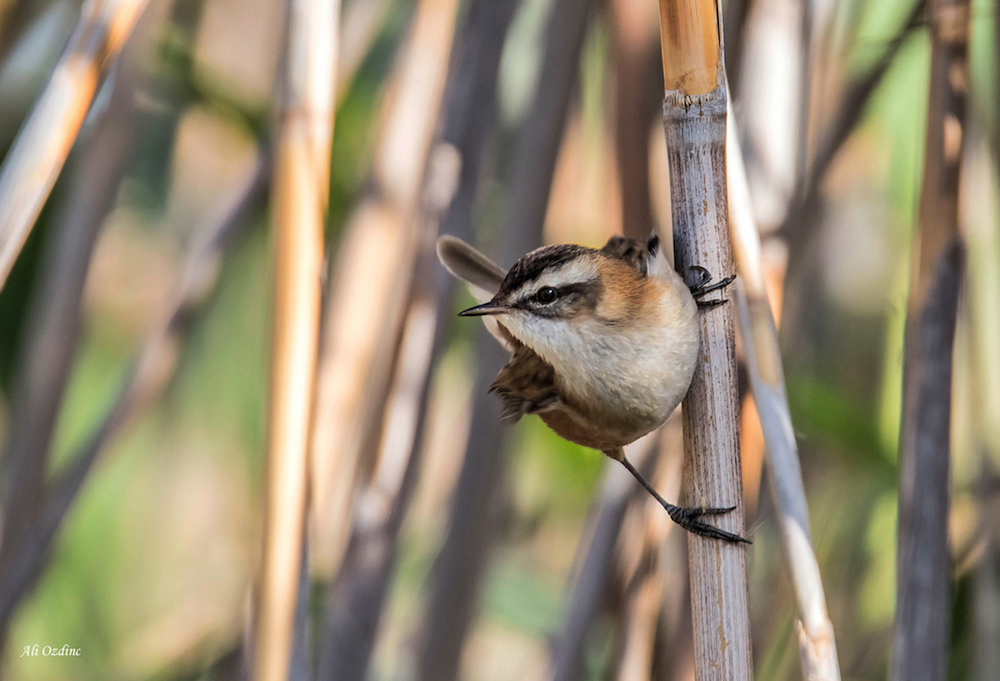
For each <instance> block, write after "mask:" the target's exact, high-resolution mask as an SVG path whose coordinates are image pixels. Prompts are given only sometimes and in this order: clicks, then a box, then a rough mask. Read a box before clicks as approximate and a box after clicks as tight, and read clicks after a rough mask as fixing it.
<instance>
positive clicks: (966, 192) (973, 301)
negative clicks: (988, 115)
mask: <svg viewBox="0 0 1000 681" xmlns="http://www.w3.org/2000/svg"><path fill="white" fill-rule="evenodd" d="M998 47H1000V45H998ZM975 137H978V138H979V139H977V140H976V141H977V143H975V144H972V145H970V147H971V148H970V153H967V154H966V165H965V168H964V169H963V173H966V172H967V174H964V175H963V177H962V209H963V211H962V212H963V216H964V225H963V226H964V227H965V237H966V243H967V244H968V254H969V260H968V268H967V270H966V279H965V282H966V288H965V293H964V303H965V305H964V308H963V312H965V313H966V314H965V315H963V317H960V318H959V323H960V324H961V323H962V322H963V321H964V322H965V323H966V328H967V331H968V333H966V334H964V335H965V337H966V339H967V342H968V346H969V353H968V354H969V356H970V357H971V358H972V362H971V365H972V369H971V371H970V373H971V376H970V378H971V379H972V381H971V382H972V388H973V390H974V393H973V395H974V397H973V400H974V402H973V404H974V406H973V409H972V415H973V421H974V428H975V430H976V443H977V445H978V447H979V451H980V454H981V457H982V458H981V461H980V463H979V470H980V472H981V478H980V481H979V483H978V485H977V487H978V490H977V492H978V497H979V504H980V508H979V525H980V531H981V532H982V535H983V538H984V539H985V542H984V544H985V545H984V547H983V553H982V557H981V558H980V561H979V565H978V567H977V568H976V575H975V578H974V579H975V598H974V600H975V606H974V618H975V619H974V620H973V621H974V631H975V632H976V634H975V656H974V660H975V674H974V676H973V677H972V678H974V679H975V681H993V679H1000V648H998V647H997V645H996V642H997V641H1000V355H998V354H997V352H996V339H997V338H1000V315H997V310H1000V202H998V198H1000V197H998V195H997V187H998V186H1000V182H998V177H1000V174H998V173H997V165H996V164H997V157H996V156H995V155H993V154H991V153H990V151H989V150H987V148H986V145H985V144H984V141H983V140H982V138H981V137H980V136H975Z"/></svg>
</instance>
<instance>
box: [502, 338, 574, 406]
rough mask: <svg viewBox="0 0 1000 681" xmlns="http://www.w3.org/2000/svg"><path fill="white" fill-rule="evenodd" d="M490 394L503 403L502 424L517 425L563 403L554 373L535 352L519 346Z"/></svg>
mask: <svg viewBox="0 0 1000 681" xmlns="http://www.w3.org/2000/svg"><path fill="white" fill-rule="evenodd" d="M490 392H491V393H496V394H497V395H499V396H500V398H501V399H502V400H503V403H504V409H503V415H502V418H503V420H504V421H517V420H518V419H520V418H521V417H522V416H524V415H525V414H536V413H538V412H540V411H542V410H545V409H549V408H551V407H554V406H556V405H558V404H560V403H561V402H562V398H561V397H560V395H559V390H558V389H557V388H556V372H555V370H553V368H552V367H551V366H549V365H548V364H547V363H546V362H545V360H543V359H542V358H541V357H539V356H538V355H537V354H536V353H535V352H534V350H532V349H531V348H529V347H527V346H525V345H522V346H520V347H518V348H517V350H516V351H515V352H514V355H513V356H512V357H511V358H510V361H509V362H507V364H506V366H504V368H503V369H501V370H500V373H499V374H498V375H497V377H496V380H495V381H493V383H492V384H491V385H490Z"/></svg>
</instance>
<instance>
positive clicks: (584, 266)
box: [511, 258, 598, 301]
mask: <svg viewBox="0 0 1000 681" xmlns="http://www.w3.org/2000/svg"><path fill="white" fill-rule="evenodd" d="M597 275H598V272H597V265H596V264H595V263H594V262H593V261H591V260H589V259H584V258H577V259H575V260H571V261H569V262H567V263H564V264H562V265H560V266H559V267H555V268H553V269H552V270H548V271H545V272H543V273H542V274H541V275H540V276H538V277H537V278H536V279H534V280H533V281H528V282H525V283H524V284H523V285H522V286H521V288H519V289H518V290H517V292H516V293H515V294H514V295H513V296H511V299H512V300H516V301H519V300H524V299H525V298H528V297H530V296H533V295H534V294H535V292H536V291H538V289H540V288H543V287H545V286H551V287H552V288H561V287H563V286H568V285H570V284H582V283H584V282H587V281H590V280H592V279H595V278H597Z"/></svg>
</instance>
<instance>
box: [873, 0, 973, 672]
mask: <svg viewBox="0 0 1000 681" xmlns="http://www.w3.org/2000/svg"><path fill="white" fill-rule="evenodd" d="M969 17H970V3H969V1H968V0H931V2H930V3H929V18H930V26H931V68H930V72H931V75H930V88H929V93H928V94H929V99H930V101H929V104H928V110H927V144H926V149H925V152H924V153H925V156H924V177H923V186H922V187H921V196H920V209H919V213H918V218H917V222H918V232H917V234H916V237H915V239H914V251H913V258H912V261H911V263H912V264H911V278H910V293H909V302H908V305H907V315H906V335H905V338H904V343H903V410H902V418H901V420H900V421H901V422H900V436H899V466H900V471H899V474H900V487H899V553H898V556H897V561H896V566H897V575H896V621H895V635H894V639H895V650H894V654H893V663H892V667H891V670H890V674H889V678H890V679H891V680H892V681H943V679H945V678H946V677H947V671H948V625H949V619H950V618H949V613H950V611H951V608H950V605H949V603H950V599H949V591H950V584H951V555H950V551H949V547H948V515H949V508H950V504H949V492H950V490H949V485H950V474H949V456H950V449H951V448H950V439H951V427H950V425H951V423H950V422H951V382H952V380H951V379H952V350H953V348H954V340H955V324H956V314H957V308H958V292H959V284H960V282H961V279H962V272H963V270H964V260H965V255H964V246H963V243H962V238H961V236H960V234H959V230H958V180H959V172H960V168H961V163H962V151H963V148H964V146H965V140H964V139H963V137H964V134H965V100H966V95H967V88H968V82H969V64H968V53H967V50H968V38H969Z"/></svg>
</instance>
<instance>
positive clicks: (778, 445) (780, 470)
mask: <svg viewBox="0 0 1000 681" xmlns="http://www.w3.org/2000/svg"><path fill="white" fill-rule="evenodd" d="M738 140H739V136H738V135H737V132H736V124H735V121H734V119H733V113H732V108H731V107H730V111H729V126H728V131H727V145H728V148H727V161H728V175H729V229H730V232H731V234H732V240H733V253H734V255H735V256H736V267H737V271H738V272H739V282H740V287H739V289H738V293H737V295H736V296H735V297H736V301H737V305H738V308H739V326H740V334H741V335H742V338H743V344H744V348H745V349H746V357H747V371H748V373H749V375H750V387H751V389H752V390H753V396H754V402H755V403H756V406H757V414H758V415H759V418H760V423H761V428H762V430H763V432H764V441H765V444H766V448H765V453H766V455H767V462H768V466H767V473H768V478H769V480H770V482H771V491H772V494H773V497H774V503H775V506H776V507H777V511H778V520H779V522H780V525H781V537H782V540H783V542H784V548H785V559H786V560H787V561H788V568H789V573H790V575H791V578H792V586H793V588H794V590H795V600H796V603H797V604H798V618H799V619H798V622H797V623H796V625H797V626H796V629H797V631H798V637H799V654H800V657H801V660H802V675H803V677H804V678H805V679H806V681H839V679H840V665H839V663H838V662H837V645H836V641H835V638H834V633H833V625H832V624H831V623H830V616H829V615H828V614H827V610H826V597H825V596H824V593H823V582H822V580H821V578H820V573H819V564H818V562H817V561H816V554H815V552H814V551H813V547H812V542H811V539H810V534H809V509H808V507H807V506H806V495H805V488H804V487H803V485H802V471H801V468H800V466H799V453H798V447H797V445H796V443H795V432H794V431H793V429H792V417H791V414H790V412H789V409H788V397H787V396H786V394H785V378H784V373H783V371H782V367H781V352H780V349H779V347H778V334H777V329H776V327H775V323H774V317H773V316H772V314H771V306H770V304H769V303H768V298H767V287H766V284H765V280H764V279H765V278H764V270H763V267H762V263H761V257H760V237H759V235H758V233H757V225H756V221H755V220H754V216H753V212H752V207H751V204H750V190H749V187H748V186H747V177H746V171H745V170H744V168H743V156H742V153H741V152H740V146H739V141H738Z"/></svg>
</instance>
